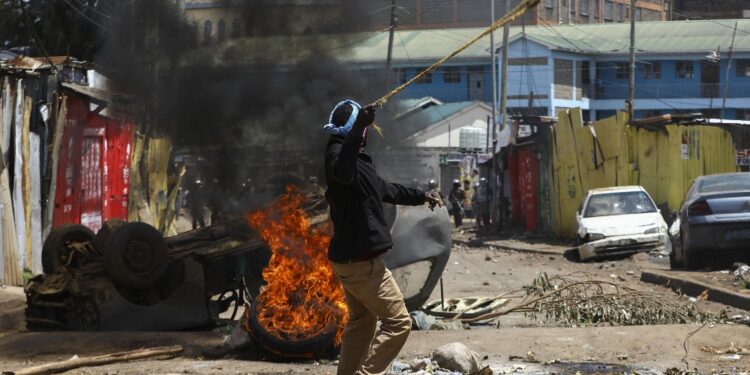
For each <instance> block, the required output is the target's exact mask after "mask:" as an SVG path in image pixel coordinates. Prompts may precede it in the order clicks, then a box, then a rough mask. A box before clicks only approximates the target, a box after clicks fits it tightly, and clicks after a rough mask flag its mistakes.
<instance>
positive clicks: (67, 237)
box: [42, 224, 94, 274]
mask: <svg viewBox="0 0 750 375" xmlns="http://www.w3.org/2000/svg"><path fill="white" fill-rule="evenodd" d="M93 238H94V232H92V231H91V229H89V228H87V227H85V226H83V225H80V224H63V225H61V226H59V227H57V228H54V229H52V231H50V233H49V235H48V236H47V238H46V239H45V240H44V244H43V245H42V271H44V273H46V274H52V273H58V272H62V271H63V270H64V269H65V264H66V263H67V262H68V258H69V257H70V249H68V247H67V245H68V244H70V243H72V242H87V241H91V240H92V239H93Z"/></svg>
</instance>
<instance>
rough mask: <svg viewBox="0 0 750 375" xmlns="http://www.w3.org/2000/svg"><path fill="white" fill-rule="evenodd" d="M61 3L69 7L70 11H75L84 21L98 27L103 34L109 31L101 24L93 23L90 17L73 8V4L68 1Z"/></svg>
mask: <svg viewBox="0 0 750 375" xmlns="http://www.w3.org/2000/svg"><path fill="white" fill-rule="evenodd" d="M63 2H64V3H65V4H67V5H68V6H69V7H70V8H71V9H73V10H74V11H75V12H76V13H78V14H80V15H81V17H83V18H84V19H85V20H87V21H89V22H91V23H92V24H93V25H95V26H97V27H99V28H100V29H102V30H103V31H105V32H109V29H108V28H107V27H105V26H104V25H102V24H100V23H98V22H96V21H94V19H92V18H91V17H89V16H88V15H86V13H84V12H83V11H81V10H80V9H78V8H76V7H75V6H73V4H71V3H70V1H69V0H63Z"/></svg>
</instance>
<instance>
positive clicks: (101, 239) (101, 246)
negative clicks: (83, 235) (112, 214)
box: [93, 219, 125, 255]
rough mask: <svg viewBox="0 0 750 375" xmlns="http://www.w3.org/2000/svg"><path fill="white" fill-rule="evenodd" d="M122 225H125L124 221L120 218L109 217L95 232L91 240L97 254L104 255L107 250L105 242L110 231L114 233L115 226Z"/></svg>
mask: <svg viewBox="0 0 750 375" xmlns="http://www.w3.org/2000/svg"><path fill="white" fill-rule="evenodd" d="M123 225H125V222H124V221H122V220H120V219H110V220H107V221H105V222H104V224H102V227H101V228H100V229H99V231H98V232H96V236H94V241H93V244H94V248H95V249H96V251H98V252H99V254H102V255H104V254H105V253H106V252H107V242H108V241H109V238H110V237H112V233H114V232H115V230H117V228H119V227H121V226H123Z"/></svg>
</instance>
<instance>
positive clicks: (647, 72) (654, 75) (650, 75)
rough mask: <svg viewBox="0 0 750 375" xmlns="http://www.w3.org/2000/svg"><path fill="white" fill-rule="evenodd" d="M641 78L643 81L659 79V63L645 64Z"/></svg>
mask: <svg viewBox="0 0 750 375" xmlns="http://www.w3.org/2000/svg"><path fill="white" fill-rule="evenodd" d="M643 78H645V79H660V78H661V63H659V62H646V63H645V64H644V65H643Z"/></svg>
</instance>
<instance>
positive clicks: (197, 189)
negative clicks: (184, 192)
mask: <svg viewBox="0 0 750 375" xmlns="http://www.w3.org/2000/svg"><path fill="white" fill-rule="evenodd" d="M187 198H188V205H189V206H190V216H191V217H192V219H193V229H197V228H203V227H205V226H206V219H205V210H206V192H205V189H204V187H203V181H202V180H201V179H196V180H195V181H194V182H193V184H192V185H191V186H190V189H189V190H188V197H187Z"/></svg>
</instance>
